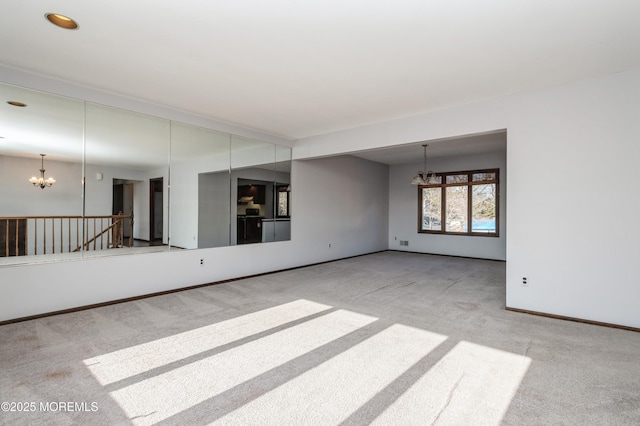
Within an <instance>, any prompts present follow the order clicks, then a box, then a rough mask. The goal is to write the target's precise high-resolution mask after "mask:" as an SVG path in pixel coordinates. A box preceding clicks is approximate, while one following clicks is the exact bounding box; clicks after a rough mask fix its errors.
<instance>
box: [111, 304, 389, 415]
mask: <svg viewBox="0 0 640 426" xmlns="http://www.w3.org/2000/svg"><path fill="white" fill-rule="evenodd" d="M376 320H377V318H374V317H371V316H367V315H362V314H358V313H355V312H350V311H346V310H338V311H335V312H330V313H328V314H326V315H324V316H322V317H318V318H315V319H311V320H309V321H306V322H304V323H302V324H299V325H296V326H293V327H291V328H287V329H284V330H282V331H279V332H277V333H274V334H271V335H268V336H265V337H263V338H261V339H258V340H253V341H250V342H248V343H246V344H244V345H242V346H238V347H234V348H231V349H229V350H227V351H224V352H221V353H218V354H215V355H212V356H209V357H207V358H204V359H201V360H198V361H195V362H192V363H190V364H188V365H185V366H181V367H179V368H175V369H172V370H171V371H168V372H166V373H162V374H159V375H157V376H154V377H151V378H147V379H144V380H141V381H139V382H136V383H134V384H132V385H130V386H126V387H124V388H122V389H118V390H116V391H113V392H111V393H110V395H111V396H112V398H113V399H114V401H116V402H117V403H118V404H119V405H120V407H121V408H122V409H123V410H124V412H125V413H126V414H127V416H128V417H129V418H130V419H131V420H132V421H133V423H134V424H140V425H146V424H154V423H156V422H159V421H161V420H164V419H167V418H169V417H171V416H173V415H175V414H178V413H180V412H183V411H185V410H188V409H190V408H192V407H195V406H196V405H197V404H199V403H201V402H203V401H206V400H207V399H209V398H211V397H213V396H215V395H218V394H220V393H222V392H224V391H226V390H229V389H231V388H233V387H234V386H237V385H239V384H241V383H244V382H246V381H248V380H250V379H252V378H255V377H257V376H259V375H260V374H263V373H265V372H267V371H269V370H272V369H274V368H276V367H278V366H281V365H282V364H284V363H286V362H288V361H291V360H293V359H295V358H297V357H300V356H302V355H305V354H307V353H308V352H310V351H313V350H314V349H317V348H320V347H321V346H323V345H326V344H328V343H330V342H332V341H334V340H336V339H338V338H340V337H342V336H345V335H347V334H349V333H351V332H353V331H356V330H358V329H360V328H362V327H364V326H366V325H368V324H371V323H372V322H374V321H376Z"/></svg>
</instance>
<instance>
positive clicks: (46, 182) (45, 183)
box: [29, 154, 56, 189]
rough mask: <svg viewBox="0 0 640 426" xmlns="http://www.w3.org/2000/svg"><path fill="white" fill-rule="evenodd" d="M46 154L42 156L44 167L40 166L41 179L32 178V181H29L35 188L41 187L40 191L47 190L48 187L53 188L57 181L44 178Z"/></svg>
mask: <svg viewBox="0 0 640 426" xmlns="http://www.w3.org/2000/svg"><path fill="white" fill-rule="evenodd" d="M45 155H46V154H40V156H41V157H42V165H41V166H40V177H39V178H37V177H35V176H34V177H32V178H31V179H29V182H31V183H32V184H33V186H35V187H40V189H45V188H47V187H50V186H52V185H53V184H54V183H56V180H55V179H54V178H52V177H50V178H48V179H45V178H44V172H45V170H44V156H45Z"/></svg>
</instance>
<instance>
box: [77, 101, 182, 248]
mask: <svg viewBox="0 0 640 426" xmlns="http://www.w3.org/2000/svg"><path fill="white" fill-rule="evenodd" d="M169 147H170V122H169V120H164V119H161V118H157V117H152V116H150V115H145V114H138V113H135V112H131V111H126V110H122V109H118V108H111V107H107V106H104V105H99V104H94V103H89V102H87V104H86V131H85V176H86V178H85V179H86V180H85V205H84V209H85V237H86V241H87V243H86V244H87V245H86V247H84V251H85V252H87V253H89V252H91V251H96V250H105V249H114V248H133V247H155V248H156V250H160V249H167V248H168V247H169V246H168V241H169V222H168V217H169V209H168V206H169V201H168V196H167V194H168V191H167V186H168V183H169ZM109 216H110V217H109ZM122 251H123V250H120V254H123V253H122ZM112 252H113V253H116V252H115V251H112Z"/></svg>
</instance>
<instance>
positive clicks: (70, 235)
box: [0, 84, 84, 265]
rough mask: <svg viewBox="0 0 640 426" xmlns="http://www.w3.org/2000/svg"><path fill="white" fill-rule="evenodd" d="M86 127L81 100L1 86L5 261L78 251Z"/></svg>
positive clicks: (1, 243)
mask: <svg viewBox="0 0 640 426" xmlns="http://www.w3.org/2000/svg"><path fill="white" fill-rule="evenodd" d="M10 103H15V105H12V104H10ZM83 130H84V102H82V101H79V100H76V99H71V98H65V97H63V96H56V95H51V94H47V93H42V92H38V91H34V90H26V89H23V88H21V87H16V86H12V85H8V84H0V182H2V183H1V184H0V265H2V264H4V263H8V262H12V260H13V259H15V258H17V257H28V258H30V259H31V260H32V261H41V260H44V259H45V258H52V257H54V258H60V257H70V256H71V257H73V256H79V255H80V251H79V248H80V247H81V245H82V214H83V198H82V195H83V188H82V176H83V171H82V166H83V163H82V156H83V140H84V139H83ZM40 154H44V156H41V155H40ZM41 169H42V170H44V171H41ZM43 176H44V179H45V181H44V182H42V185H40V183H39V182H36V184H35V185H34V184H32V183H31V182H30V181H29V179H30V178H32V177H35V178H36V180H37V179H39V178H41V177H43ZM49 178H52V179H54V180H55V183H54V182H52V181H48V182H47V180H48V179H49Z"/></svg>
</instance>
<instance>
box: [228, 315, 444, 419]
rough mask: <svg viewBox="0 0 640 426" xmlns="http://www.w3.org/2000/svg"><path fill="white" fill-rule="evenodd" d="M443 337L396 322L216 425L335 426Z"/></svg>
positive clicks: (241, 408)
mask: <svg viewBox="0 0 640 426" xmlns="http://www.w3.org/2000/svg"><path fill="white" fill-rule="evenodd" d="M446 339H447V337H446V336H442V335H440V334H436V333H431V332H428V331H424V330H420V329H417V328H413V327H408V326H405V325H401V324H394V325H392V326H390V327H388V328H386V329H384V330H382V331H381V332H379V333H377V334H375V335H374V336H372V337H370V338H368V339H366V340H364V341H363V342H361V343H359V344H357V345H355V346H353V347H352V348H350V349H349V350H347V351H345V352H343V353H341V354H339V355H337V356H335V357H333V358H331V359H330V360H328V361H326V362H324V363H322V364H320V365H319V366H317V367H315V368H312V369H311V370H309V371H307V372H305V373H304V374H302V375H301V376H298V377H296V378H295V379H293V380H291V381H289V382H287V383H285V384H283V385H282V386H279V387H277V388H276V389H274V390H272V391H270V392H269V393H267V394H265V395H263V396H261V397H260V398H258V399H255V400H253V401H251V402H250V403H248V404H246V405H244V406H242V407H240V408H239V409H237V410H235V411H233V412H231V413H229V414H227V415H226V416H224V417H222V418H221V419H219V423H222V424H239V425H240V424H270V423H271V424H273V422H274V420H276V419H277V422H278V423H279V424H292V425H293V424H300V425H301V424H307V425H313V424H339V423H341V422H342V421H344V420H346V419H347V418H348V417H349V416H350V415H351V414H352V413H353V412H354V411H356V410H357V409H358V408H360V407H361V406H362V405H364V404H365V403H367V401H369V400H370V399H371V398H373V397H374V396H375V395H376V394H377V393H378V392H380V391H381V390H382V389H384V388H385V387H386V386H388V385H389V384H390V383H391V382H393V381H394V380H395V379H396V378H397V377H398V376H400V375H401V374H402V373H404V372H405V371H406V370H408V369H409V368H410V367H411V366H412V365H414V364H415V363H416V362H417V361H418V360H420V359H421V358H423V357H424V356H425V355H427V354H428V353H429V352H431V351H432V350H433V349H434V348H436V347H437V346H438V345H440V344H441V343H442V342H443V341H445V340H446ZM216 423H217V422H216Z"/></svg>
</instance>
